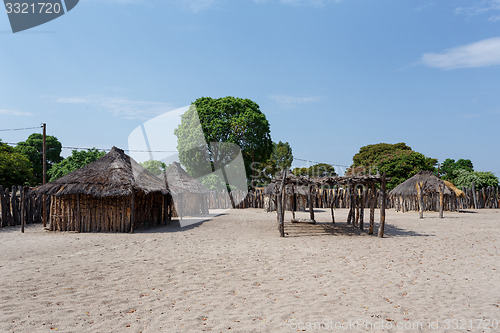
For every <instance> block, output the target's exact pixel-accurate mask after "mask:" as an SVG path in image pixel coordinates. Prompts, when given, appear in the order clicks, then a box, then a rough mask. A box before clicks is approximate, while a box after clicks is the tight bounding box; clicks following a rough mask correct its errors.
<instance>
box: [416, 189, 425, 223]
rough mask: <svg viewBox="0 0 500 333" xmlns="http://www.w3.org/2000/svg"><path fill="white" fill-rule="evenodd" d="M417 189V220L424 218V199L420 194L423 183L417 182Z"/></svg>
mask: <svg viewBox="0 0 500 333" xmlns="http://www.w3.org/2000/svg"><path fill="white" fill-rule="evenodd" d="M415 186H416V187H417V198H418V214H419V218H421V219H423V218H424V198H423V193H422V188H423V186H424V183H423V182H417V184H416V185H415Z"/></svg>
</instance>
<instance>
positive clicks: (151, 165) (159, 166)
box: [141, 160, 167, 176]
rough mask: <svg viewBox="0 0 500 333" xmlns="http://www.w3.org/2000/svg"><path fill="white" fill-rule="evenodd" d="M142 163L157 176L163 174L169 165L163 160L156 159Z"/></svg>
mask: <svg viewBox="0 0 500 333" xmlns="http://www.w3.org/2000/svg"><path fill="white" fill-rule="evenodd" d="M141 165H142V166H143V167H144V168H145V169H146V170H148V171H149V172H151V173H152V174H153V175H155V176H159V175H161V174H162V173H163V171H165V169H166V167H167V165H166V164H165V163H163V162H162V161H156V160H149V161H146V162H142V163H141Z"/></svg>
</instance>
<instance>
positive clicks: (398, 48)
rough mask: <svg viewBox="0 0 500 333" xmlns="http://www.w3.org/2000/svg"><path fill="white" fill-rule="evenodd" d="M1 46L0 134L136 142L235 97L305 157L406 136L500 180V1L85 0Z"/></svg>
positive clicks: (9, 36) (348, 157) (0, 31)
mask: <svg viewBox="0 0 500 333" xmlns="http://www.w3.org/2000/svg"><path fill="white" fill-rule="evenodd" d="M0 45H1V48H0V129H6V128H19V127H32V126H37V125H39V124H40V123H42V122H46V123H47V126H48V133H49V134H50V135H55V136H56V137H57V138H58V139H59V140H60V141H61V142H62V143H63V145H64V146H70V147H98V148H110V147H112V146H113V145H116V146H119V147H123V148H127V145H128V141H127V138H128V135H129V134H130V133H131V132H132V131H133V130H134V128H136V127H137V126H139V125H141V123H143V122H145V121H147V120H148V119H150V118H152V117H155V116H157V115H159V114H162V113H164V112H166V111H169V110H172V109H175V108H179V107H183V106H186V105H189V104H190V103H191V102H193V101H194V100H195V99H196V98H198V97H201V96H210V97H214V98H215V97H223V96H237V97H244V98H250V99H252V100H254V101H255V102H257V103H258V104H259V105H260V107H261V110H262V111H263V112H264V113H265V114H266V116H267V118H268V120H269V121H270V123H271V135H272V137H273V140H274V141H280V140H281V141H288V142H289V143H290V144H291V146H292V148H293V151H294V156H295V157H297V158H300V159H307V160H313V161H320V162H327V163H332V164H335V165H350V164H351V162H352V156H353V155H354V154H355V153H356V152H357V151H358V150H359V148H360V147H362V146H364V145H367V144H374V143H379V142H388V143H396V142H406V143H407V144H408V145H410V146H411V147H412V148H413V149H415V150H416V151H419V152H421V153H423V154H425V155H426V156H430V157H435V158H438V159H439V160H440V161H441V162H442V161H443V160H444V159H446V158H454V159H459V158H470V159H471V160H472V161H473V163H474V165H475V168H476V169H477V170H489V171H494V172H497V175H500V154H499V152H498V143H499V134H498V128H499V121H500V0H477V1H476V0H467V1H462V0H460V1H459V0H446V1H437V0H436V1H426V0H421V1H418V0H412V1H410V0H391V1H389V0H377V1H375V0H337V1H328V0H267V1H266V0H231V1H230V0H185V1H182V0H81V1H80V4H79V5H78V6H77V7H75V9H73V10H72V11H71V12H69V13H67V14H66V15H64V16H62V17H60V18H58V19H56V20H54V21H51V22H49V23H47V24H45V25H42V26H39V27H36V28H33V29H31V30H28V31H25V32H20V33H16V34H13V33H12V32H11V31H10V25H9V22H8V19H7V15H6V14H5V13H0ZM30 133H31V131H18V132H0V138H2V140H3V141H4V142H18V141H21V140H24V139H25V138H26V137H27V136H28V135H29V134H30ZM69 153H70V151H69V150H66V151H65V155H67V154H69ZM294 164H295V165H297V166H299V165H303V164H306V162H302V161H296V162H295V163H294Z"/></svg>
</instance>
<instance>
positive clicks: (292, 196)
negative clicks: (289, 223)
mask: <svg viewBox="0 0 500 333" xmlns="http://www.w3.org/2000/svg"><path fill="white" fill-rule="evenodd" d="M291 201H292V207H291V208H292V219H293V220H295V190H294V186H293V185H292V195H291Z"/></svg>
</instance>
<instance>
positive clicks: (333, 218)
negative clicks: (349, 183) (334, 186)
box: [330, 190, 337, 224]
mask: <svg viewBox="0 0 500 333" xmlns="http://www.w3.org/2000/svg"><path fill="white" fill-rule="evenodd" d="M336 195H337V193H336V190H333V191H332V197H331V198H330V211H331V213H332V224H335V213H334V211H333V206H334V205H335V197H336Z"/></svg>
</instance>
